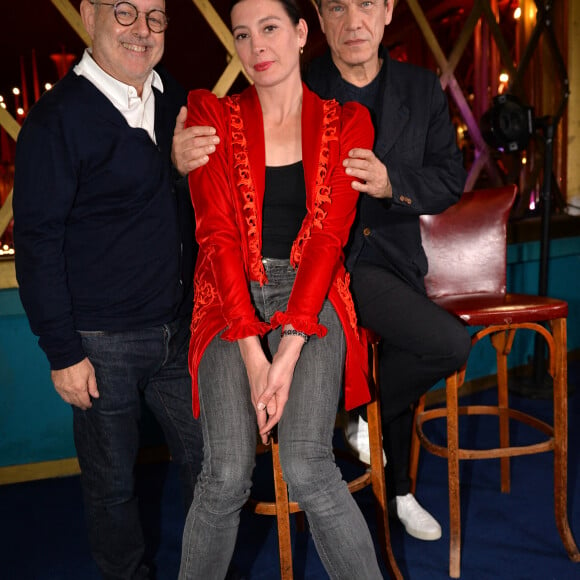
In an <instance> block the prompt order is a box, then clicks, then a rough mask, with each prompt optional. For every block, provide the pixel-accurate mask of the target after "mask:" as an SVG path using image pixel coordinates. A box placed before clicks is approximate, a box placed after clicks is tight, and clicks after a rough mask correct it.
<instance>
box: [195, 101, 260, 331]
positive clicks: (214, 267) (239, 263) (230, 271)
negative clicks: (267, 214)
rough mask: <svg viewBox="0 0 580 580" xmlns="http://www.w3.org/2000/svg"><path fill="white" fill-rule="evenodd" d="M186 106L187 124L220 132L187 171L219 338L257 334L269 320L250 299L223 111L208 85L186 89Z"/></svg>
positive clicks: (202, 258)
mask: <svg viewBox="0 0 580 580" xmlns="http://www.w3.org/2000/svg"><path fill="white" fill-rule="evenodd" d="M187 109H188V111H187V121H186V126H188V127H189V126H193V125H203V126H213V127H215V128H216V130H217V135H218V136H219V138H220V143H219V145H217V147H216V151H215V153H213V154H212V155H210V159H209V162H208V163H207V164H206V165H204V166H203V167H201V168H199V169H196V170H194V171H192V172H191V173H190V174H189V188H190V191H191V199H192V202H193V207H194V210H195V220H196V234H195V235H196V239H197V242H198V244H199V248H200V259H201V260H204V259H206V260H209V261H210V263H211V271H212V273H213V279H214V281H215V285H216V290H217V293H218V295H219V298H220V301H221V308H222V314H223V317H224V319H225V321H226V324H227V327H228V328H227V329H226V331H225V332H224V333H223V334H222V338H224V339H226V340H231V341H233V340H237V339H238V338H243V337H246V336H252V335H258V334H259V335H262V334H264V333H265V332H267V331H268V330H269V329H270V326H269V325H268V324H265V323H263V322H260V320H259V319H258V317H257V315H256V310H255V308H254V306H253V305H252V302H251V299H250V292H249V288H248V282H247V276H246V272H245V268H244V256H243V249H242V247H243V245H242V240H241V236H240V231H239V225H238V223H237V221H236V205H237V203H238V201H237V199H236V196H235V194H234V191H233V189H232V187H231V185H230V183H231V179H230V176H231V173H230V167H229V162H228V159H229V156H228V152H227V147H228V143H229V131H230V128H229V127H228V126H227V121H226V119H227V115H225V114H224V111H223V105H222V104H221V102H220V101H219V100H218V98H217V97H216V96H215V95H213V94H212V93H211V92H209V91H207V90H195V91H191V92H190V93H189V96H188V107H187ZM198 264H199V262H198Z"/></svg>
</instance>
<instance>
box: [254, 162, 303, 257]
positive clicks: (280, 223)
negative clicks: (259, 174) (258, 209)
mask: <svg viewBox="0 0 580 580" xmlns="http://www.w3.org/2000/svg"><path fill="white" fill-rule="evenodd" d="M305 215H306V185H305V183H304V167H303V165H302V161H297V162H296V163H292V164H291V165H281V166H279V167H266V191H265V192H264V207H263V213H262V256H264V257H265V258H281V259H288V258H289V257H290V251H291V249H292V243H293V242H294V240H295V239H296V236H297V235H298V232H299V231H300V226H301V225H302V221H303V220H304V216H305Z"/></svg>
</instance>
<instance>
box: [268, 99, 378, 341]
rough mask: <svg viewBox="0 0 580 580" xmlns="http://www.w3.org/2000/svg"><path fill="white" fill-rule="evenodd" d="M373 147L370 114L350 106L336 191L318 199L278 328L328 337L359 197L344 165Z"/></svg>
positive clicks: (331, 179) (336, 161)
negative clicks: (326, 309) (324, 320)
mask: <svg viewBox="0 0 580 580" xmlns="http://www.w3.org/2000/svg"><path fill="white" fill-rule="evenodd" d="M373 141H374V129H373V125H372V122H371V118H370V114H369V112H368V110H367V109H366V108H365V107H363V106H362V105H359V104H358V103H346V104H345V105H344V106H343V108H342V117H341V124H340V132H339V135H338V141H337V144H338V145H337V146H338V154H337V155H331V161H332V163H333V165H332V166H330V167H328V179H327V181H326V184H327V185H329V186H330V190H329V192H328V195H326V194H325V193H322V194H321V193H320V192H319V194H318V195H321V197H320V198H319V199H320V200H321V201H322V203H320V205H318V207H316V208H315V211H316V213H317V214H318V215H317V216H315V219H314V225H313V227H312V230H311V236H310V238H309V239H308V240H307V241H306V243H305V244H304V248H303V251H302V257H301V260H300V265H299V267H298V272H297V274H296V280H295V282H294V286H293V289H292V294H291V296H290V300H289V302H288V307H287V310H286V312H285V313H277V314H276V315H274V317H273V319H272V325H273V326H276V325H279V324H292V325H293V326H294V327H295V328H297V329H298V330H302V331H303V332H306V333H308V334H318V335H319V336H324V335H325V334H326V329H325V328H324V327H323V326H322V325H320V324H318V314H319V313H320V311H321V309H322V305H323V302H324V299H325V298H326V297H327V295H328V292H329V289H330V286H331V284H332V282H333V281H334V279H335V277H336V271H337V267H338V266H339V265H340V264H341V263H342V251H343V248H344V246H345V245H346V243H347V241H348V237H349V233H350V228H351V226H352V223H353V221H354V218H355V214H356V207H357V200H358V196H359V193H358V192H357V191H355V190H354V189H353V188H352V186H351V183H352V181H353V178H352V177H350V176H348V175H347V174H346V172H345V169H344V167H343V165H342V162H343V160H344V159H345V158H346V157H347V156H348V152H349V151H350V150H351V149H353V148H355V147H357V148H363V149H372V147H373ZM310 209H311V210H312V208H310ZM319 218H321V219H319Z"/></svg>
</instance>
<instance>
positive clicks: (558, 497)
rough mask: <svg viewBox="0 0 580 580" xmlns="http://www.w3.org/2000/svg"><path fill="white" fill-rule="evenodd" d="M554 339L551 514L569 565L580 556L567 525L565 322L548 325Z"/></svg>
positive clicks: (560, 321) (566, 369)
mask: <svg viewBox="0 0 580 580" xmlns="http://www.w3.org/2000/svg"><path fill="white" fill-rule="evenodd" d="M552 334H553V336H554V342H555V349H554V357H555V359H556V360H555V361H554V364H553V365H552V367H553V368H554V374H553V378H554V502H555V503H554V511H555V516H556V526H557V528H558V532H559V534H560V538H561V539H562V542H563V544H564V547H565V548H566V551H567V552H568V556H569V557H570V559H571V560H572V561H573V562H580V552H579V551H578V546H577V545H576V542H575V541H574V536H573V535H572V531H571V530H570V525H569V523H568V475H567V473H568V366H567V340H566V319H565V318H559V319H557V320H554V321H553V322H552Z"/></svg>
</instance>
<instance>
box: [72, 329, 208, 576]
mask: <svg viewBox="0 0 580 580" xmlns="http://www.w3.org/2000/svg"><path fill="white" fill-rule="evenodd" d="M189 323H190V321H189V319H181V320H176V321H174V322H172V323H170V324H165V325H162V326H157V327H153V328H147V329H143V330H135V331H127V332H101V331H90V332H80V334H81V336H82V340H83V347H84V349H85V352H86V353H87V356H88V358H89V360H90V361H91V363H92V364H93V366H94V367H95V373H96V379H97V387H98V389H99V394H100V397H99V398H98V399H93V406H92V408H91V409H89V410H87V411H82V410H80V409H78V408H77V407H73V418H74V436H75V445H76V449H77V454H78V458H79V463H80V466H81V484H82V488H83V496H84V502H85V509H86V516H87V522H88V528H89V541H90V545H91V551H92V554H93V557H94V559H95V561H96V562H97V565H98V567H99V569H100V571H101V573H102V575H103V577H104V578H105V579H107V580H109V579H110V580H113V579H121V578H123V579H125V580H127V579H129V578H148V575H149V569H148V566H147V564H146V563H144V562H143V556H144V552H145V542H144V537H143V531H142V529H141V523H140V519H139V510H138V505H137V498H136V496H135V478H134V469H135V463H136V458H137V452H138V450H139V420H140V413H141V401H142V400H143V399H144V400H145V402H146V404H147V405H148V407H149V408H150V409H151V410H152V412H153V414H154V415H155V417H156V419H157V420H158V422H159V424H160V426H161V428H162V429H163V432H164V434H165V438H166V441H167V444H168V446H169V450H170V452H171V456H172V459H173V461H175V462H176V463H177V464H178V465H179V466H180V477H181V483H182V487H183V494H184V497H183V499H184V502H185V507H186V510H187V509H188V507H189V505H190V503H191V499H192V497H193V489H194V485H195V482H196V480H197V476H198V474H199V472H200V470H201V459H202V456H203V439H202V433H201V427H200V425H199V422H198V421H196V420H195V419H194V417H193V414H192V407H191V377H190V374H189V371H188V366H187V353H188V347H189V337H190V332H189Z"/></svg>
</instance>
